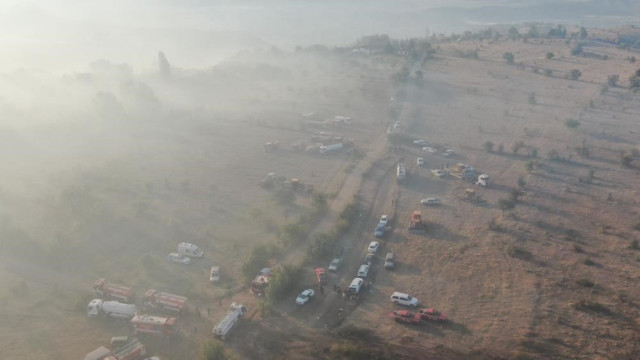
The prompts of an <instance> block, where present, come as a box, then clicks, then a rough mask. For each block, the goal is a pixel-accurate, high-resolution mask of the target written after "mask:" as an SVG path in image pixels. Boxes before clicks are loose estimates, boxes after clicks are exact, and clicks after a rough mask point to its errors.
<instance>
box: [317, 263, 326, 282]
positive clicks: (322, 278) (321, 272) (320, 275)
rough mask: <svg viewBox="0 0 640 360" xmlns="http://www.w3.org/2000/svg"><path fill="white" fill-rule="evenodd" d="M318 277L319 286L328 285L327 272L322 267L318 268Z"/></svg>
mask: <svg viewBox="0 0 640 360" xmlns="http://www.w3.org/2000/svg"><path fill="white" fill-rule="evenodd" d="M316 277H317V278H318V284H326V283H327V281H329V279H328V278H327V272H326V270H325V269H324V268H322V267H319V268H316Z"/></svg>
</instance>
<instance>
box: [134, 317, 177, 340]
mask: <svg viewBox="0 0 640 360" xmlns="http://www.w3.org/2000/svg"><path fill="white" fill-rule="evenodd" d="M177 321H178V319H176V318H175V317H163V316H151V315H136V316H134V317H133V318H132V319H131V321H130V323H131V326H132V327H133V331H134V333H135V334H136V335H137V334H150V335H154V336H171V335H174V334H175V333H176V331H177V327H176V322H177Z"/></svg>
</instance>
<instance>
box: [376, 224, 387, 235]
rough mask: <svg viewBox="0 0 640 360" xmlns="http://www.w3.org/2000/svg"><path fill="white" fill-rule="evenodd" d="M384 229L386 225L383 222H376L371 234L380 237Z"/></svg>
mask: <svg viewBox="0 0 640 360" xmlns="http://www.w3.org/2000/svg"><path fill="white" fill-rule="evenodd" d="M386 229H387V227H386V226H385V225H384V224H378V226H376V230H375V231H374V233H373V235H374V236H375V237H377V238H381V237H383V236H384V233H385V231H386Z"/></svg>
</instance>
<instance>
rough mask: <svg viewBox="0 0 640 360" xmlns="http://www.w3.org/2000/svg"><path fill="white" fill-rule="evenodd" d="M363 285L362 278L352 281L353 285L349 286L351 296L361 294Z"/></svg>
mask: <svg viewBox="0 0 640 360" xmlns="http://www.w3.org/2000/svg"><path fill="white" fill-rule="evenodd" d="M362 284H364V280H362V279H360V278H355V279H353V280H352V281H351V285H349V294H358V293H360V289H361V288H362Z"/></svg>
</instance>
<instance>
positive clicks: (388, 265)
mask: <svg viewBox="0 0 640 360" xmlns="http://www.w3.org/2000/svg"><path fill="white" fill-rule="evenodd" d="M395 266H396V264H395V260H394V255H393V253H392V252H390V253H387V256H386V257H385V258H384V268H385V269H393V268H394V267H395Z"/></svg>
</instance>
